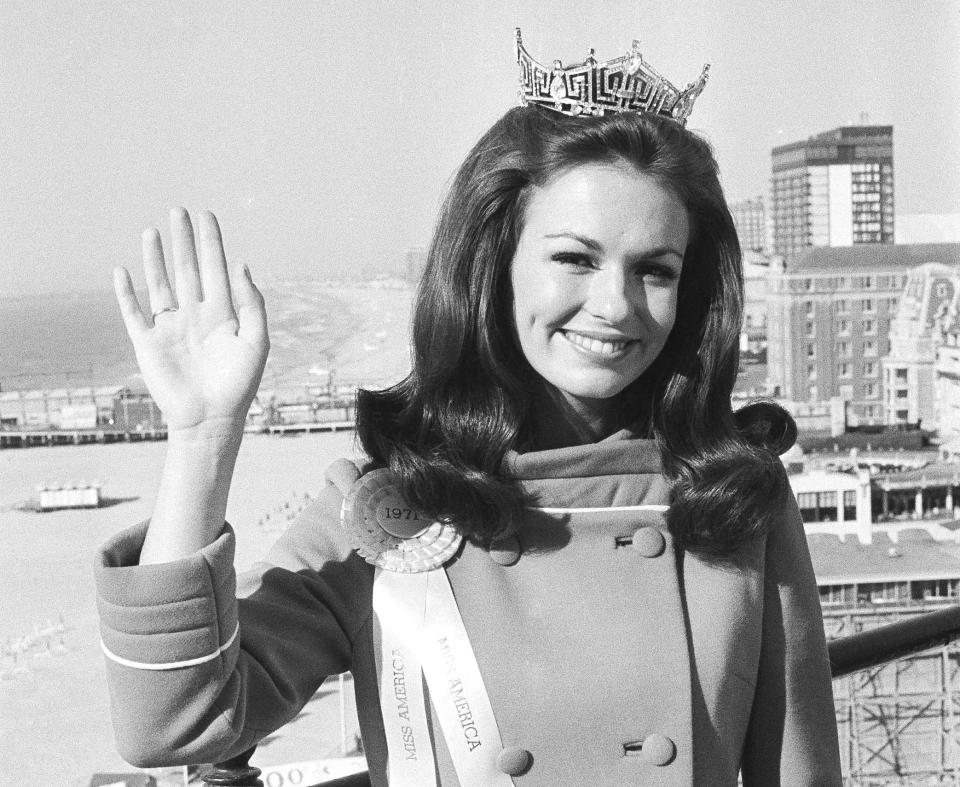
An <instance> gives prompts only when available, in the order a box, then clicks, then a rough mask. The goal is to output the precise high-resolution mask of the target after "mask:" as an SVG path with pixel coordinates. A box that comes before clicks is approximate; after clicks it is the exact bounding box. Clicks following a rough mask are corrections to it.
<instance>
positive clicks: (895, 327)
mask: <svg viewBox="0 0 960 787" xmlns="http://www.w3.org/2000/svg"><path fill="white" fill-rule="evenodd" d="M958 296H960V269H958V268H953V267H949V266H947V265H942V264H940V263H936V262H929V263H926V264H924V265H921V266H919V267H917V268H914V269H913V270H912V271H911V272H910V275H909V277H908V278H907V285H906V287H905V289H904V292H903V296H902V297H901V298H900V305H899V307H898V308H897V312H896V315H895V316H894V318H893V319H892V320H891V322H890V354H889V355H888V356H887V357H886V358H884V359H883V362H882V365H883V388H884V394H883V397H884V411H885V419H886V423H888V424H898V423H903V424H906V423H918V422H921V423H924V424H927V425H936V422H937V414H936V396H935V379H936V361H937V347H938V346H939V345H940V344H942V343H943V336H944V333H945V332H946V330H947V329H948V328H950V327H951V326H953V325H954V324H955V323H956V313H957V302H958Z"/></svg>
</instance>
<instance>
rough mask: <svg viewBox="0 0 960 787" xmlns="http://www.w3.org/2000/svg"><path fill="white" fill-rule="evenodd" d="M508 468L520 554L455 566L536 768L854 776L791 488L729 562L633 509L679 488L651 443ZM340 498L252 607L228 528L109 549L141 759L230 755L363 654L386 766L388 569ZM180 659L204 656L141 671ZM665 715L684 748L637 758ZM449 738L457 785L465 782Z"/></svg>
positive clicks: (364, 705) (443, 760) (363, 718)
mask: <svg viewBox="0 0 960 787" xmlns="http://www.w3.org/2000/svg"><path fill="white" fill-rule="evenodd" d="M507 469H508V472H510V473H511V474H512V475H513V476H515V477H516V478H518V479H520V481H521V483H522V484H523V485H524V488H525V489H526V490H527V491H528V492H529V493H530V494H531V496H532V497H533V500H534V503H535V505H536V508H534V509H531V510H530V511H529V513H528V516H527V519H526V521H525V522H524V524H523V527H522V528H521V529H520V532H519V546H520V552H519V559H518V560H517V561H516V562H515V563H513V564H512V565H504V562H510V561H504V560H503V556H502V555H500V556H499V557H500V561H499V562H498V561H497V560H494V559H492V557H491V555H490V554H488V553H487V552H486V551H484V550H482V549H480V548H477V547H474V546H472V545H470V544H467V545H465V547H464V548H463V550H462V552H461V553H460V554H459V555H458V556H457V557H456V558H455V559H454V560H453V561H452V562H451V563H450V564H449V565H448V567H447V572H448V576H449V579H450V582H451V585H452V587H453V591H454V594H455V596H456V599H457V603H458V605H459V608H460V611H461V613H462V616H463V619H464V623H465V626H466V630H467V633H468V634H469V636H470V640H471V642H472V644H473V647H474V651H475V653H476V656H477V661H478V663H479V666H480V670H481V673H482V674H483V676H484V679H485V683H486V686H487V691H488V693H489V696H490V700H491V703H492V706H493V709H494V712H495V714H496V717H497V722H498V725H499V728H500V732H501V737H502V741H503V745H504V746H505V747H520V748H522V749H525V750H526V751H528V752H530V754H531V755H532V765H531V766H530V767H529V769H528V770H527V771H526V772H525V773H524V774H523V775H520V776H517V777H515V783H516V784H518V785H543V786H544V787H559V786H561V785H591V786H592V785H597V786H600V785H663V786H666V785H677V786H678V787H679V786H680V785H684V786H687V785H697V787H709V786H711V785H717V787H728V786H729V787H734V785H736V784H737V774H738V771H739V770H740V769H741V768H742V772H743V783H744V785H746V787H750V786H751V785H759V786H760V787H771V786H772V785H777V784H782V785H797V786H798V787H799V786H801V785H803V786H805V787H814V786H816V787H830V786H831V785H839V784H840V766H839V754H838V749H837V734H836V725H835V717H834V708H833V701H832V696H831V684H830V671H829V662H828V659H827V652H826V644H825V641H824V634H823V626H822V620H821V615H820V606H819V599H818V594H817V589H816V583H815V579H814V575H813V570H812V567H811V564H810V557H809V554H808V551H807V546H806V541H805V538H804V534H803V526H802V523H801V521H800V517H799V513H798V511H797V507H796V503H795V501H794V500H793V498H792V495H789V493H788V494H787V496H786V497H785V498H784V499H783V500H777V501H771V505H772V506H775V507H776V510H778V511H780V512H782V514H781V516H779V517H778V520H777V525H776V527H774V529H773V530H772V532H771V533H770V534H769V536H768V537H767V538H766V539H765V541H763V542H757V543H755V544H753V545H752V546H751V547H749V548H747V549H745V550H744V551H743V552H742V554H740V555H738V557H737V559H736V560H735V561H733V562H730V563H727V564H725V565H724V564H717V563H711V562H709V561H706V560H703V559H701V558H698V557H696V556H695V555H693V554H690V553H683V552H679V551H677V550H676V549H675V548H674V543H673V539H672V537H671V535H670V533H669V531H668V530H667V528H666V526H665V524H664V519H663V514H662V513H658V512H656V511H650V510H637V509H636V508H635V507H636V506H640V505H646V506H649V505H654V506H656V505H663V504H666V503H668V502H669V490H668V486H667V484H666V482H665V480H664V478H663V477H662V475H661V473H660V461H659V456H658V452H657V449H656V447H655V445H654V444H653V443H652V442H650V441H645V440H634V439H625V438H624V436H622V435H621V436H617V439H609V440H607V441H603V442H601V443H597V444H594V445H588V446H579V447H575V448H566V449H556V450H551V451H541V452H535V453H531V454H524V455H516V454H514V455H511V456H510V457H509V458H508V462H507ZM341 500H342V497H341V495H340V493H339V492H338V491H337V490H336V488H335V487H334V486H333V485H328V487H327V488H326V489H325V490H324V492H323V494H322V496H321V500H320V501H319V502H318V504H317V505H316V506H314V507H312V508H311V509H310V510H309V511H308V512H306V513H305V514H304V516H303V517H302V518H301V520H300V521H299V522H297V523H296V524H295V525H294V526H293V527H292V528H291V529H290V530H289V531H288V532H287V533H286V534H285V535H284V536H283V537H281V539H280V541H279V542H278V543H277V545H276V546H275V548H274V549H273V550H272V551H271V553H270V555H269V556H268V558H267V560H266V561H265V562H264V563H261V564H258V565H257V566H256V567H255V568H254V569H253V570H252V571H251V572H249V573H248V574H246V575H245V576H244V577H243V578H242V580H241V582H240V587H239V594H240V596H242V597H243V598H242V599H241V600H240V601H239V604H238V603H237V601H236V600H235V593H234V575H233V572H232V559H233V535H232V532H231V531H230V529H229V527H228V528H226V529H225V531H224V533H223V534H222V535H221V536H220V538H219V539H218V540H217V541H216V542H214V543H213V544H211V545H210V546H208V547H207V548H205V549H204V550H202V551H201V552H198V553H197V554H196V555H194V556H191V557H189V558H186V559H184V560H181V561H177V562H176V563H170V564H164V565H159V566H136V565H134V564H135V563H136V561H137V558H138V554H139V548H140V545H141V543H142V539H143V534H144V532H145V527H144V526H138V527H137V528H133V529H131V530H128V531H125V532H124V533H122V534H120V535H119V536H117V537H116V538H115V539H114V540H113V541H111V542H110V543H108V544H107V545H106V546H105V548H104V551H103V555H102V558H101V565H100V568H99V569H98V588H99V593H100V601H99V603H100V610H101V616H102V632H103V638H104V646H105V649H106V650H107V651H108V656H110V658H108V659H107V666H108V677H109V684H110V689H111V698H112V708H113V714H114V724H115V728H116V731H117V736H118V744H119V746H120V751H121V753H123V754H124V756H125V757H127V758H128V759H130V760H131V761H132V762H135V763H137V764H144V765H146V764H150V765H161V764H174V763H182V762H188V761H189V762H197V761H208V760H218V759H223V758H224V757H225V756H228V755H231V754H234V753H237V752H239V751H242V750H244V749H245V748H248V747H249V746H251V745H253V744H254V743H255V742H256V741H258V740H259V739H261V738H262V737H264V736H266V735H267V734H269V733H270V732H272V731H274V730H275V729H276V728H278V727H280V726H282V725H283V724H285V723H286V722H287V721H289V720H290V719H291V718H293V717H294V716H295V715H296V714H297V713H298V712H299V710H300V709H301V708H302V707H303V705H304V704H305V703H306V702H307V701H308V700H309V698H310V697H311V696H312V694H313V693H314V691H315V690H316V688H317V687H318V685H319V684H320V682H321V681H322V680H323V678H324V677H326V676H327V675H331V674H336V673H339V672H341V671H344V670H348V669H349V670H352V672H353V674H354V679H355V690H356V694H357V708H358V714H359V717H360V725H361V731H362V734H363V741H364V746H365V750H366V755H367V758H368V762H369V766H370V774H371V779H372V781H373V784H374V785H377V786H378V787H383V786H384V785H386V784H387V781H386V775H385V774H386V758H387V751H386V741H385V739H384V733H383V725H382V720H381V715H380V707H379V698H378V696H377V689H376V686H377V677H376V670H375V666H374V650H373V648H374V638H373V631H372V628H373V626H372V617H373V616H372V611H371V592H372V581H373V575H374V573H373V567H372V566H370V565H368V564H366V563H365V562H363V561H362V560H361V559H360V558H359V557H358V556H357V555H356V554H355V553H353V552H352V551H351V550H350V548H349V546H348V543H347V540H346V538H345V536H344V533H343V531H342V529H341V527H340V522H339V511H340V503H341ZM541 508H548V509H551V510H550V511H549V512H545V511H542V510H539V509H541ZM631 539H632V540H633V541H634V542H635V544H636V546H631V545H629V544H630V541H631ZM238 621H239V636H236V637H235V638H233V639H232V640H231V637H233V635H234V632H235V631H236V630H237V625H238ZM211 654H213V655H212V656H211ZM200 659H206V660H205V661H200ZM170 662H191V664H188V665H187V666H183V667H182V668H179V669H151V668H144V665H147V666H148V667H149V666H150V665H153V666H156V665H157V664H167V665H169V663H170ZM192 662H198V663H192ZM434 725H436V720H435V719H434ZM434 728H435V729H437V727H436V726H434ZM651 735H654V736H655V739H656V740H657V741H658V742H659V743H660V744H662V743H663V741H666V742H667V744H669V745H672V747H673V749H674V751H675V753H674V754H672V756H669V757H668V758H667V760H668V761H666V762H661V763H659V764H657V763H656V762H654V761H652V760H651V757H650V756H647V755H649V753H650V752H652V751H653V748H654V747H653V746H652V745H651V746H648V747H647V748H648V750H649V751H648V753H647V755H645V754H644V753H643V751H642V749H641V752H640V754H639V755H638V754H636V749H637V748H639V747H638V746H636V745H635V744H638V743H641V742H643V741H645V740H647V741H652V740H654V738H651V737H650V736H651ZM434 737H435V739H436V743H435V750H436V756H437V765H438V769H439V772H440V775H441V782H442V784H443V785H444V787H450V786H451V785H457V784H458V782H457V780H456V776H455V773H454V771H453V768H452V764H451V761H450V758H449V754H448V753H447V751H446V748H445V746H444V744H443V742H442V736H439V735H435V736H434ZM662 748H663V747H662V746H661V747H660V749H661V750H662ZM654 759H656V758H654ZM660 759H661V760H663V759H664V757H662V756H661V757H660Z"/></svg>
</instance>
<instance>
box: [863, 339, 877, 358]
mask: <svg viewBox="0 0 960 787" xmlns="http://www.w3.org/2000/svg"><path fill="white" fill-rule="evenodd" d="M863 354H864V356H866V357H867V358H875V357H876V356H877V343H876V342H872V341H866V342H864V343H863Z"/></svg>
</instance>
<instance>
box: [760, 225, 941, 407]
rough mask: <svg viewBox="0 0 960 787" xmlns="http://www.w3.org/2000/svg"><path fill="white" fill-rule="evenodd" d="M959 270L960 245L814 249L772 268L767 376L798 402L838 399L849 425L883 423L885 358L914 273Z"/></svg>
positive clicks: (787, 395) (934, 244)
mask: <svg viewBox="0 0 960 787" xmlns="http://www.w3.org/2000/svg"><path fill="white" fill-rule="evenodd" d="M928 262H938V263H942V264H944V265H949V266H956V265H960V244H954V243H931V244H918V245H909V246H897V245H893V244H889V245H881V246H854V247H851V248H820V249H817V248H814V249H807V250H806V251H805V252H803V253H800V254H795V255H794V256H792V257H791V258H789V260H788V261H787V262H786V263H785V264H784V263H783V262H782V261H780V262H775V263H774V264H772V265H771V266H770V276H769V278H768V281H767V309H768V311H767V374H768V380H769V383H770V386H771V387H772V389H773V390H774V391H775V392H776V393H778V394H779V395H780V396H782V397H783V398H784V399H787V400H790V401H795V402H826V401H829V400H830V399H832V398H834V397H840V398H841V399H843V400H844V401H845V402H847V403H848V405H847V413H848V416H849V418H850V421H851V422H852V423H861V424H864V423H875V424H880V423H883V422H884V420H885V416H886V410H885V406H884V405H885V398H884V390H883V375H882V373H881V369H882V364H881V359H882V358H884V357H885V356H887V355H888V354H889V353H890V349H891V348H890V322H891V320H892V319H893V318H894V317H895V316H896V315H897V313H898V307H899V301H900V298H901V297H902V295H903V292H904V287H905V286H906V283H907V277H908V275H909V273H910V272H911V269H913V268H915V267H917V266H919V265H923V264H924V263H928Z"/></svg>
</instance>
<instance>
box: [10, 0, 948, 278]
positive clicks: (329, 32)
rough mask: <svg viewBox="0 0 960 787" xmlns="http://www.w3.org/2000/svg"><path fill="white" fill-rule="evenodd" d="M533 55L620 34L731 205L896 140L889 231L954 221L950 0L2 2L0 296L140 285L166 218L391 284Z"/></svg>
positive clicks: (255, 249)
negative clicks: (918, 217)
mask: <svg viewBox="0 0 960 787" xmlns="http://www.w3.org/2000/svg"><path fill="white" fill-rule="evenodd" d="M517 26H519V27H521V28H522V30H523V37H524V43H525V45H526V47H527V49H528V50H529V51H530V53H531V54H532V55H533V56H534V57H537V58H538V59H539V60H541V62H550V61H551V60H552V59H554V58H561V59H562V60H563V61H564V62H566V63H572V62H575V61H580V60H582V59H583V57H584V56H585V55H586V53H587V51H588V49H589V48H590V47H593V48H594V49H595V50H596V55H597V57H598V59H601V60H605V59H609V58H612V57H616V56H618V55H620V54H623V53H624V52H626V51H627V50H628V49H629V47H630V42H631V40H632V39H633V38H639V39H640V40H641V43H642V46H643V53H644V57H645V58H646V59H647V60H648V61H649V62H650V63H651V64H653V66H654V67H655V68H657V69H658V70H660V71H661V72H662V73H663V74H665V75H666V76H667V77H668V78H669V79H671V80H672V81H673V82H674V83H675V84H677V85H678V86H682V85H684V84H685V83H686V82H688V81H691V80H693V79H694V78H695V77H696V76H697V75H698V73H699V71H700V68H701V66H702V65H703V64H704V63H710V64H711V66H712V68H711V76H710V82H709V84H708V86H707V89H706V91H705V92H704V94H703V95H702V96H701V97H700V99H699V100H698V102H697V105H696V107H695V108H694V111H693V114H692V116H691V118H690V121H689V123H688V127H689V128H691V129H693V130H695V131H697V132H698V133H701V134H703V135H704V136H705V137H706V138H707V139H708V140H709V141H710V142H711V143H712V144H713V146H714V149H715V151H716V155H717V159H718V161H719V164H720V168H721V174H722V179H723V183H724V187H725V189H726V193H727V197H728V199H729V200H731V201H734V200H738V199H744V198H747V197H752V196H756V195H758V194H766V193H767V191H768V189H769V179H770V149H771V148H772V147H773V146H775V145H778V144H784V143H787V142H794V141H797V140H800V139H805V138H806V137H809V136H811V135H813V134H815V133H818V132H821V131H826V130H829V129H832V128H836V127H837V126H840V125H850V124H859V123H861V122H864V121H865V122H868V123H875V124H891V125H893V126H894V172H895V179H896V183H895V193H896V210H897V213H898V214H914V213H960V79H958V74H960V46H958V42H960V0H919V1H918V0H874V1H873V2H864V1H862V0H778V2H767V1H766V0H763V1H755V0H673V2H669V3H667V2H650V1H649V0H633V1H632V2H613V1H610V2H605V1H604V0H591V2H589V3H587V2H583V1H582V0H581V1H580V2H577V3H574V2H568V0H551V2H516V1H515V0H473V2H469V3H455V2H449V1H448V2H442V0H431V2H393V3H388V2H383V0H350V1H349V2H340V1H339V0H328V1H325V2H306V1H301V2H283V3H272V2H262V1H259V2H253V1H252V0H248V1H245V2H215V1H213V0H211V1H209V2H203V3H196V2H174V1H173V0H167V1H164V0H157V1H155V2H146V0H141V1H130V2H127V1H121V0H114V1H112V2H111V1H109V0H97V1H96V2H93V1H91V0H55V1H54V0H26V1H24V2H20V1H19V0H2V1H0V296H26V295H34V294H41V293H63V292H78V291H80V292H82V291H86V290H97V289H105V288H108V287H109V282H110V271H111V269H112V268H113V267H114V266H115V265H118V264H124V265H127V266H128V267H130V268H131V269H132V270H133V271H134V272H135V280H138V281H142V275H141V274H140V272H139V264H140V263H139V246H140V233H141V231H142V230H143V229H144V228H146V227H149V226H159V227H161V229H162V231H163V232H164V234H165V236H166V217H167V214H168V211H169V208H170V207H172V206H175V205H184V206H186V207H187V208H189V209H190V210H192V211H199V210H201V209H204V208H207V209H210V210H213V211H214V212H215V213H216V214H217V216H218V217H219V218H220V222H221V226H222V229H223V234H224V238H225V244H226V249H227V254H228V258H229V259H231V261H233V260H235V261H239V262H245V263H247V264H248V265H249V266H250V268H251V270H252V271H253V275H254V278H255V280H256V279H258V278H260V279H267V278H313V277H327V276H353V275H357V274H372V273H376V272H378V271H384V272H391V271H397V270H399V269H400V266H401V264H402V260H403V257H404V252H405V250H406V249H407V248H409V247H411V246H423V245H426V244H427V243H428V241H429V236H430V231H431V228H432V225H433V221H434V217H435V213H436V209H437V206H438V204H439V200H440V198H441V195H442V193H443V190H444V188H445V186H446V185H447V183H448V182H449V179H450V177H451V175H452V173H453V172H454V170H455V168H456V167H457V165H458V164H459V162H460V161H461V160H462V158H463V156H464V155H465V153H466V152H467V150H468V149H469V148H470V146H471V145H472V144H473V142H475V141H476V139H477V138H478V137H479V136H480V135H481V134H482V133H483V131H484V130H485V129H486V128H487V127H489V126H490V125H491V124H492V123H493V121H494V120H496V118H497V117H498V116H499V115H500V114H502V113H503V112H504V111H506V110H507V109H509V108H510V106H512V105H513V104H515V103H516V96H517V69H516V63H515V60H514V55H513V39H514V28H515V27H517Z"/></svg>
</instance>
